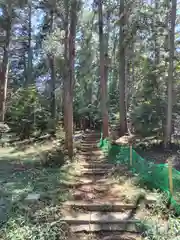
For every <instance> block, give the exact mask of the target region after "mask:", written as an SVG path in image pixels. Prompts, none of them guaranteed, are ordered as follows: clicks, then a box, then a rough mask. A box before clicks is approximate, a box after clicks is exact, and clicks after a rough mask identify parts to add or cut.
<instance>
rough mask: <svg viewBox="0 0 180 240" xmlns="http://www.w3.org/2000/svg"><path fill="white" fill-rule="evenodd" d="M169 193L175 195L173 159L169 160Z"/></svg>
mask: <svg viewBox="0 0 180 240" xmlns="http://www.w3.org/2000/svg"><path fill="white" fill-rule="evenodd" d="M168 176H169V191H170V193H171V195H173V177H172V159H171V158H169V159H168Z"/></svg>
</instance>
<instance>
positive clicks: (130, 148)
mask: <svg viewBox="0 0 180 240" xmlns="http://www.w3.org/2000/svg"><path fill="white" fill-rule="evenodd" d="M129 150H130V154H129V155H130V166H131V167H132V144H130V146H129Z"/></svg>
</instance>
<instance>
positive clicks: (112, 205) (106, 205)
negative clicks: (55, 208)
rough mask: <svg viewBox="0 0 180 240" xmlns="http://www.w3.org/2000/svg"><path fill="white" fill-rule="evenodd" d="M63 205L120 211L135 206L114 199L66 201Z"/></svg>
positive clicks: (103, 210)
mask: <svg viewBox="0 0 180 240" xmlns="http://www.w3.org/2000/svg"><path fill="white" fill-rule="evenodd" d="M63 206H64V207H72V208H78V209H84V210H87V211H99V212H122V211H124V210H132V209H134V208H135V206H134V205H133V204H123V203H120V202H114V201H113V202H102V201H101V202H100V201H97V202H96V201H94V202H89V201H67V202H65V203H64V205H63Z"/></svg>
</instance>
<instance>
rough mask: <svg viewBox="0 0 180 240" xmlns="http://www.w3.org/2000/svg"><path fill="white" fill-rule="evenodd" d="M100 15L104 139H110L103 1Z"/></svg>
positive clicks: (99, 11) (100, 0)
mask: <svg viewBox="0 0 180 240" xmlns="http://www.w3.org/2000/svg"><path fill="white" fill-rule="evenodd" d="M98 15H99V48H100V89H101V108H102V122H103V127H102V130H103V138H106V137H108V135H109V129H108V110H107V82H106V79H105V56H104V55H105V54H104V34H103V11H102V0H99V1H98Z"/></svg>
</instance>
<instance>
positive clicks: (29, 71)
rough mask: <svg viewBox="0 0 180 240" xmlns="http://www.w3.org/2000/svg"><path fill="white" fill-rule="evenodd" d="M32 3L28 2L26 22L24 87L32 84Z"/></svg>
mask: <svg viewBox="0 0 180 240" xmlns="http://www.w3.org/2000/svg"><path fill="white" fill-rule="evenodd" d="M31 18H32V2H31V0H30V1H29V20H28V64H27V79H26V81H27V82H26V85H27V86H28V85H29V84H32V83H34V80H33V79H32V78H33V75H32V70H33V65H32V58H33V53H32V46H31V45H32V36H31V35H32V19H31Z"/></svg>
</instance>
